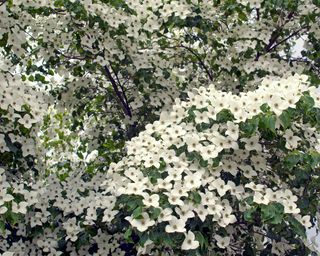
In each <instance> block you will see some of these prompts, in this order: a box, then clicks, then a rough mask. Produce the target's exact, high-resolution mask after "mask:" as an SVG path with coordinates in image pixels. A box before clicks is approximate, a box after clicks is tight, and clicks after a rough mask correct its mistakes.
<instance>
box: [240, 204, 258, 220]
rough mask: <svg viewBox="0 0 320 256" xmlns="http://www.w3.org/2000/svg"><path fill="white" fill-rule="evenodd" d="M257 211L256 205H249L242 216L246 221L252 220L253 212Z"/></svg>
mask: <svg viewBox="0 0 320 256" xmlns="http://www.w3.org/2000/svg"><path fill="white" fill-rule="evenodd" d="M256 211H257V207H251V208H250V209H248V210H246V211H245V212H244V213H243V217H244V219H245V220H246V221H248V222H254V218H255V213H256Z"/></svg>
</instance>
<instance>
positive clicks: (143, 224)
mask: <svg viewBox="0 0 320 256" xmlns="http://www.w3.org/2000/svg"><path fill="white" fill-rule="evenodd" d="M141 215H142V218H141V219H134V218H133V217H131V216H128V217H125V219H126V220H127V221H129V222H130V224H131V226H132V227H134V228H136V229H137V230H138V231H140V232H144V231H146V230H147V229H148V228H149V227H151V226H153V225H154V224H155V221H154V220H151V219H150V217H149V215H148V213H146V212H143V213H142V214H141Z"/></svg>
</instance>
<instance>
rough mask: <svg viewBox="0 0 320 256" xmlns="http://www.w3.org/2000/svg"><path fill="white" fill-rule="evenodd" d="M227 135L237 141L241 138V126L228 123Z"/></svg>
mask: <svg viewBox="0 0 320 256" xmlns="http://www.w3.org/2000/svg"><path fill="white" fill-rule="evenodd" d="M226 135H229V136H230V137H231V138H232V139H233V140H237V139H238V137H239V125H237V124H235V123H233V122H231V121H228V122H227V131H226Z"/></svg>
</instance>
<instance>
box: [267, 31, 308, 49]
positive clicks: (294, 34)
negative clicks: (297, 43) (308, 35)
mask: <svg viewBox="0 0 320 256" xmlns="http://www.w3.org/2000/svg"><path fill="white" fill-rule="evenodd" d="M306 28H309V26H304V27H301V28H299V29H298V30H297V31H295V32H293V33H292V34H291V35H289V36H287V37H286V38H284V39H282V40H281V41H280V42H278V43H276V44H275V45H273V46H272V47H270V48H269V49H268V52H271V51H272V50H274V49H275V48H276V47H278V46H279V45H280V44H282V43H284V42H286V41H287V40H289V39H290V38H292V37H294V36H296V35H298V34H299V33H300V32H301V31H302V30H303V29H306Z"/></svg>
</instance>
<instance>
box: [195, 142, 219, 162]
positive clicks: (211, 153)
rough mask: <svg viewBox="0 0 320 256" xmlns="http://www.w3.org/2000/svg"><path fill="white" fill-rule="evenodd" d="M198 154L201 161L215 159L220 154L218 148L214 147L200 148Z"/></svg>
mask: <svg viewBox="0 0 320 256" xmlns="http://www.w3.org/2000/svg"><path fill="white" fill-rule="evenodd" d="M199 148H200V154H201V156H202V158H203V160H209V159H210V158H216V157H217V156H218V154H219V152H220V149H219V147H217V146H215V145H208V146H201V147H199Z"/></svg>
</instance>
